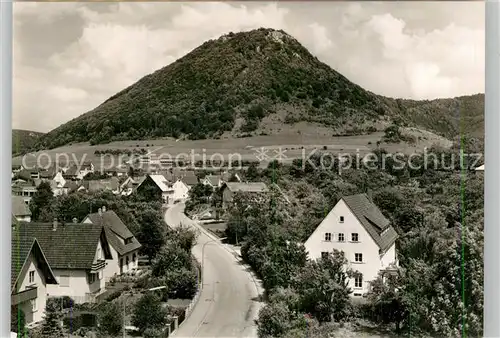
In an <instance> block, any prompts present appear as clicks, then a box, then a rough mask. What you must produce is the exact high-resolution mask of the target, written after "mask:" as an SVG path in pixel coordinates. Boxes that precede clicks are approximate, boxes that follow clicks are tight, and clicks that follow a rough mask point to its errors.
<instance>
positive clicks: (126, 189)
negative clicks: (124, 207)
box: [120, 177, 139, 196]
mask: <svg viewBox="0 0 500 338" xmlns="http://www.w3.org/2000/svg"><path fill="white" fill-rule="evenodd" d="M138 185H139V182H137V181H136V180H134V179H133V178H132V177H127V179H126V180H125V181H123V183H122V184H121V185H120V194H121V195H123V196H130V195H131V194H132V193H133V192H134V190H135V189H136V188H137V186H138Z"/></svg>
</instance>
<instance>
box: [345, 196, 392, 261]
mask: <svg viewBox="0 0 500 338" xmlns="http://www.w3.org/2000/svg"><path fill="white" fill-rule="evenodd" d="M342 200H343V201H344V202H345V204H347V206H348V207H349V209H350V210H351V211H352V213H353V214H354V215H355V216H356V218H357V219H358V220H359V222H360V223H361V224H362V225H363V227H364V228H365V229H366V231H367V232H368V234H369V235H370V236H371V237H372V238H373V240H374V241H375V243H377V245H378V246H379V248H380V250H381V251H382V252H385V251H386V250H387V249H389V247H390V246H391V245H392V244H394V242H395V241H396V239H397V238H398V234H397V232H396V230H395V229H394V228H393V227H392V226H391V225H390V222H389V220H388V219H387V218H385V216H384V215H383V214H382V212H381V211H380V210H379V208H377V206H376V205H375V204H374V203H373V202H372V201H371V200H370V199H369V198H368V196H367V195H366V194H357V195H351V196H344V197H342Z"/></svg>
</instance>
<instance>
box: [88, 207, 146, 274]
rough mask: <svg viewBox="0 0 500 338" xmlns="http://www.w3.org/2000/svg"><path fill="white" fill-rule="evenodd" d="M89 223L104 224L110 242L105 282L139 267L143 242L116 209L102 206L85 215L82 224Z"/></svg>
mask: <svg viewBox="0 0 500 338" xmlns="http://www.w3.org/2000/svg"><path fill="white" fill-rule="evenodd" d="M87 224H94V225H102V226H103V227H104V231H105V233H106V238H107V240H108V242H109V244H110V251H111V258H110V259H108V260H107V262H106V268H105V269H104V280H105V282H108V281H109V280H110V279H111V278H113V277H115V276H118V275H121V274H124V273H128V272H132V271H134V270H136V269H137V268H138V262H139V250H140V248H141V244H140V243H139V241H138V240H137V239H136V238H135V236H134V235H133V234H132V232H130V230H129V229H128V228H127V226H126V225H125V224H124V223H123V221H122V220H121V219H120V217H118V215H117V214H116V213H115V212H114V211H112V210H106V207H102V208H100V209H99V211H98V212H97V213H92V214H89V215H88V216H87V217H85V219H84V220H83V221H82V226H86V225H87Z"/></svg>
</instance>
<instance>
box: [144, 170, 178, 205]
mask: <svg viewBox="0 0 500 338" xmlns="http://www.w3.org/2000/svg"><path fill="white" fill-rule="evenodd" d="M148 187H152V188H153V189H156V190H157V191H158V192H159V194H161V197H162V199H163V202H164V203H167V204H170V203H173V201H174V199H173V195H174V187H173V184H172V183H171V182H169V181H168V180H167V178H166V177H165V176H163V175H150V174H148V175H146V178H145V179H144V180H143V181H142V182H141V183H139V185H138V186H137V189H136V191H138V192H139V191H141V189H148Z"/></svg>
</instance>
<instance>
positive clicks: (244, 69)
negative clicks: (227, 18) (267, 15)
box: [36, 28, 484, 150]
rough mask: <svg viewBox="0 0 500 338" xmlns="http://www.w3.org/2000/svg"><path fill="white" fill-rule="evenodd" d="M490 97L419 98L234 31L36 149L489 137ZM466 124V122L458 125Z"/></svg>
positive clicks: (274, 34)
mask: <svg viewBox="0 0 500 338" xmlns="http://www.w3.org/2000/svg"><path fill="white" fill-rule="evenodd" d="M483 110H484V95H483V94H478V95H473V96H465V97H459V98H456V99H441V100H432V101H412V100H400V99H392V98H386V97H382V96H379V95H376V94H374V93H371V92H369V91H366V90H364V89H363V88H361V87H360V86H358V85H356V84H355V83H352V82H351V81H349V80H348V79H347V78H345V77H344V76H343V75H341V74H340V73H338V72H337V71H335V70H333V69H332V68H331V67H330V66H328V65H326V64H325V63H323V62H321V61H319V60H318V59H317V58H316V57H315V56H314V55H312V54H311V53H310V52H309V51H308V50H307V49H306V48H305V47H304V46H302V45H301V44H300V43H299V42H298V41H297V40H296V39H295V38H293V37H292V36H290V35H288V34H287V33H286V32H284V31H281V30H279V31H278V30H272V29H264V28H261V29H257V30H252V31H248V32H241V33H229V34H227V35H224V36H222V37H220V38H218V39H216V40H210V41H207V42H205V43H203V44H202V45H201V46H199V47H198V48H196V49H194V50H193V51H191V52H190V53H188V54H187V55H185V56H184V57H182V58H180V59H178V60H177V61H175V62H173V63H172V64H170V65H168V66H166V67H164V68H162V69H159V70H157V71H155V72H154V73H152V74H149V75H147V76H145V77H143V78H142V79H140V80H139V81H138V82H136V83H135V84H133V85H131V86H129V87H127V88H125V89H124V90H122V91H120V92H119V93H117V94H115V95H113V96H112V97H110V98H109V99H108V100H106V101H105V102H104V103H102V104H101V105H99V106H98V107H96V108H95V109H93V110H91V111H89V112H87V113H85V114H83V115H81V116H79V117H77V118H75V119H73V120H71V121H69V122H67V123H65V124H63V125H61V126H59V127H58V128H56V129H54V130H52V131H50V132H49V133H47V134H45V135H44V136H42V137H40V139H39V140H38V142H37V144H36V149H38V150H39V149H47V148H55V147H59V146H62V145H66V144H69V143H77V142H90V143H91V144H102V143H107V142H111V141H120V140H140V139H153V138H162V137H173V138H183V137H185V138H188V139H192V140H195V139H205V138H221V137H224V138H227V137H229V138H231V137H241V136H242V135H243V136H249V135H257V134H260V135H264V134H270V133H271V134H272V133H279V132H280V131H281V130H282V129H287V128H289V127H290V126H293V125H294V124H301V123H302V124H307V125H312V126H320V127H324V128H326V130H327V131H329V132H331V134H332V135H361V134H366V133H370V132H374V131H376V130H377V129H378V130H381V129H383V128H385V126H387V125H389V124H391V123H394V122H397V123H400V124H402V125H408V126H413V127H417V128H421V129H426V130H430V131H433V132H435V133H437V134H439V135H442V136H445V137H447V138H452V137H454V136H456V135H457V134H458V132H460V130H461V129H460V128H461V126H460V124H462V125H463V126H465V127H466V129H464V130H463V131H464V132H467V133H471V134H473V135H475V136H477V135H482V133H483V131H484V126H483V120H484V117H483ZM459 122H460V123H459Z"/></svg>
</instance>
